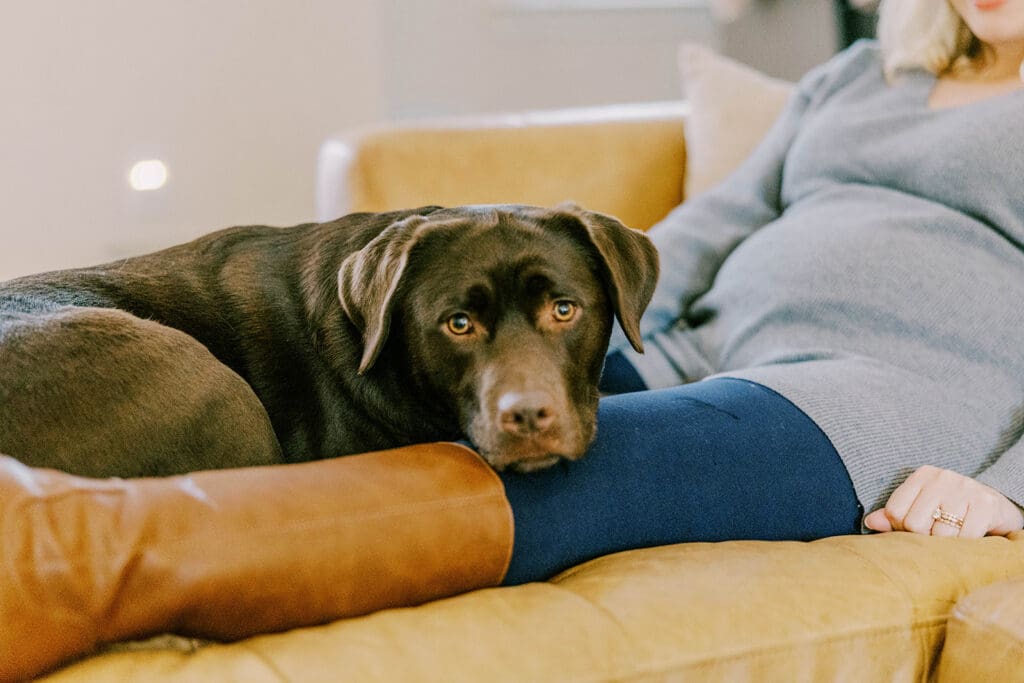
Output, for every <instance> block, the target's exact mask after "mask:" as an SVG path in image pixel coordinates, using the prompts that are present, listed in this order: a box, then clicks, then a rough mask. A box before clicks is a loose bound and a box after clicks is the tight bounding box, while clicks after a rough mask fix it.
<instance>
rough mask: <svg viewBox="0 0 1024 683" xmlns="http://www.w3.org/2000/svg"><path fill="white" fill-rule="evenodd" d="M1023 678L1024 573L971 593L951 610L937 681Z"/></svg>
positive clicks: (954, 682)
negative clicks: (1023, 575) (1022, 575)
mask: <svg viewBox="0 0 1024 683" xmlns="http://www.w3.org/2000/svg"><path fill="white" fill-rule="evenodd" d="M968 680H971V681H1001V682H1002V683H1009V682H1010V681H1024V577H1017V578H1014V579H1011V580H1008V581H1001V582H998V583H994V584H992V585H990V586H985V587H984V588H979V589H978V590H976V591H973V592H971V593H969V594H968V595H967V596H965V597H963V598H961V599H960V601H959V602H958V603H957V604H956V606H955V607H954V608H953V613H952V614H951V615H950V617H949V622H948V624H947V625H946V645H945V647H944V648H943V650H942V660H941V662H940V664H939V683H957V682H958V681H968Z"/></svg>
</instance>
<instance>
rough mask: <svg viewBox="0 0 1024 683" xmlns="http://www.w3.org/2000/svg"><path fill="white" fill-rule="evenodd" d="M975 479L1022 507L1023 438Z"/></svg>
mask: <svg viewBox="0 0 1024 683" xmlns="http://www.w3.org/2000/svg"><path fill="white" fill-rule="evenodd" d="M977 480H978V481H980V482H981V483H982V484H985V485H986V486H991V487H992V488H994V489H995V490H996V491H999V492H1000V493H1001V494H1003V495H1004V496H1006V497H1007V498H1009V499H1010V500H1011V501H1013V503H1014V504H1015V505H1017V506H1018V507H1020V508H1024V438H1021V439H1018V440H1017V442H1016V443H1015V444H1014V445H1012V446H1010V448H1009V449H1007V450H1006V451H1005V452H1004V453H1003V454H1002V455H1001V456H999V459H998V460H996V461H995V462H994V463H992V464H991V465H990V466H989V467H988V469H986V470H984V471H983V472H982V473H981V474H979V475H978V476H977Z"/></svg>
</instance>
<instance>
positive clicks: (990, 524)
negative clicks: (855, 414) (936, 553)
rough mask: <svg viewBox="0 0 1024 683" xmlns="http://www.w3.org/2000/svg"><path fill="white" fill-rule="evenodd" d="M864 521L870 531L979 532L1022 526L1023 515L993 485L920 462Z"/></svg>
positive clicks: (975, 534)
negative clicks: (939, 512)
mask: <svg viewBox="0 0 1024 683" xmlns="http://www.w3.org/2000/svg"><path fill="white" fill-rule="evenodd" d="M937 510H941V511H942V512H943V513H945V515H946V520H947V521H941V520H940V519H937V517H938V516H939V515H938V514H937V512H936V511H937ZM958 520H962V526H960V525H958V524H957V521H958ZM864 526H866V527H867V528H869V529H872V530H874V531H913V532H914V533H918V534H931V535H932V536H959V537H961V538H981V537H982V536H986V535H993V536H1005V535H1006V534H1008V533H1010V532H1011V531H1017V530H1018V529H1021V528H1024V516H1022V515H1021V511H1020V508H1018V507H1017V506H1016V505H1014V504H1013V503H1012V502H1010V500H1009V499H1008V498H1007V497H1006V496H1004V495H1003V494H1001V493H999V492H998V491H996V490H995V489H993V488H991V487H989V486H985V485H984V484H982V483H981V482H978V481H975V480H974V479H971V478H970V477H965V476H964V475H962V474H957V473H956V472H953V471H951V470H943V469H939V468H938V467H932V466H930V465H925V466H924V467H919V468H918V469H917V470H916V471H915V472H914V473H913V474H911V475H910V476H909V477H907V480H906V481H905V482H903V483H902V484H900V486H899V487H898V488H897V489H896V490H895V491H893V493H892V495H891V496H889V501H888V502H887V503H886V504H885V507H884V508H882V509H880V510H875V511H874V512H872V513H871V514H869V515H867V516H866V517H865V518H864Z"/></svg>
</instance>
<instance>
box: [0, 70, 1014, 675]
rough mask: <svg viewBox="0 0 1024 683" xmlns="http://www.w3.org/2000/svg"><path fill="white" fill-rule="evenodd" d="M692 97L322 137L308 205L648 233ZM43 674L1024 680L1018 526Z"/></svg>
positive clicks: (684, 157)
mask: <svg viewBox="0 0 1024 683" xmlns="http://www.w3.org/2000/svg"><path fill="white" fill-rule="evenodd" d="M755 80H756V79H755ZM716 82H720V79H719V80H718V81H716ZM712 85H714V83H712ZM757 85H759V86H760V85H765V86H768V85H777V84H768V83H764V82H761V81H758V82H757ZM766 96H767V95H766ZM693 107H694V104H693V102H692V100H691V103H690V104H682V103H661V104H645V105H636V106H611V107H599V108H589V109H579V110H569V111H558V112H540V113H527V114H518V115H508V116H492V117H478V118H468V119H466V118H462V119H450V120H441V121H435V122H426V123H423V122H419V123H415V124H408V125H399V126H380V127H372V128H365V129H361V130H358V131H350V132H349V133H346V134H344V135H341V136H338V137H337V138H334V139H331V140H329V141H328V142H327V143H326V144H325V145H324V148H323V152H322V155H321V160H320V172H319V179H318V182H319V187H318V211H319V214H320V218H329V217H332V216H334V215H336V214H340V213H344V212H348V211H355V210H373V211H375V210H384V209H391V208H397V207H410V206H417V205H424V204H444V205H456V204H466V203H506V202H523V203H531V204H540V205H552V204H556V203H558V202H561V201H564V200H573V201H576V202H578V203H580V204H582V205H584V206H586V207H588V208H591V209H595V210H599V211H603V212H607V213H610V214H614V215H616V216H618V217H620V218H621V219H622V220H624V222H626V223H627V224H630V225H632V226H634V227H641V228H646V227H648V226H650V225H651V224H653V223H654V222H656V221H657V220H658V219H659V218H660V217H661V216H663V215H664V214H665V213H666V212H667V211H668V210H669V209H671V208H672V207H673V206H675V205H676V204H677V203H678V202H679V201H681V200H682V198H683V193H684V189H683V188H684V187H686V188H687V191H693V190H692V189H691V188H693V187H694V186H695V182H696V180H698V179H701V176H706V175H707V171H706V169H707V164H708V163H709V160H708V158H707V157H708V156H709V155H711V156H714V155H715V154H716V147H721V146H722V145H717V146H716V145H715V144H712V145H710V149H708V145H706V144H705V145H704V148H702V149H700V150H698V149H695V146H696V145H697V143H695V142H694V140H693V138H692V137H691V136H689V135H684V133H688V132H692V130H693V128H694V126H698V127H701V126H703V127H705V128H706V127H707V125H708V121H707V119H704V120H703V121H702V120H701V116H702V115H703V116H706V115H707V112H701V111H695V110H694V109H693ZM738 113H739V115H740V116H743V115H745V114H746V109H744V108H743V107H741V108H740V110H739V112H738ZM723 116H724V115H723ZM750 116H751V117H753V113H751V114H750ZM712 118H713V120H712V123H714V122H715V121H722V120H725V119H723V118H722V116H718V115H715V116H713V117H712ZM726 118H727V117H726ZM767 118H768V120H770V116H769V117H767ZM751 125H752V126H754V125H757V126H762V125H764V124H763V123H757V124H751ZM726 133H728V131H726ZM742 133H743V134H745V135H748V136H749V131H742ZM754 137H755V138H756V135H755V136H754ZM700 144H703V143H700ZM688 157H689V158H688ZM697 160H700V162H701V164H702V168H701V169H695V168H694V162H695V161H697ZM720 162H721V160H720V159H719V160H717V161H716V163H720ZM725 165H726V166H728V164H725ZM684 494H685V492H681V495H684ZM737 514H742V511H737ZM2 637H3V636H2V634H0V638H2ZM47 680H51V681H53V683H58V682H59V683H71V682H76V683H77V682H84V681H122V680H123V681H150V680H154V681H182V682H184V681H246V682H254V683H255V682H260V681H516V682H520V681H560V682H561V681H666V680H667V681H787V682H788V681H925V680H938V681H942V682H944V683H956V682H959V681H972V680H978V681H987V682H990V683H995V682H996V681H1000V682H1003V681H1018V680H1019V681H1024V533H1017V534H1014V535H1012V536H1011V537H1009V538H1002V537H999V538H984V539H977V540H958V539H945V538H931V537H924V536H918V535H913V534H905V533H893V534H886V535H865V536H847V537H838V538H830V539H824V540H820V541H815V542H811V543H796V542H750V541H735V542H726V543H716V544H707V543H697V544H681V545H675V546H667V547H659V548H648V549H640V550H634V551H629V552H625V553H620V554H616V555H612V556H607V557H602V558H598V559H595V560H593V561H591V562H588V563H586V564H583V565H581V566H578V567H575V568H573V569H570V570H568V571H566V572H564V573H563V574H561V575H560V576H557V577H553V578H552V579H551V580H550V581H547V582H543V583H533V584H527V585H522V586H516V587H498V588H485V589H481V590H476V591H473V592H469V593H465V594H462V595H458V596H455V597H450V598H446V599H443V600H437V601H434V602H428V603H426V604H422V605H419V606H416V607H408V608H396V609H387V610H383V611H378V612H376V613H373V614H370V615H367V616H362V617H357V618H351V619H346V620H341V621H336V622H333V623H328V624H325V625H319V626H311V627H307V628H300V629H295V630H291V631H288V632H284V633H276V634H269V635H262V636H256V637H251V638H248V639H245V640H241V641H239V642H234V643H227V644H200V643H193V644H192V645H191V646H186V647H182V642H181V641H172V642H169V643H167V644H165V645H159V644H158V645H153V644H150V645H149V646H148V647H146V648H143V649H141V650H133V651H121V652H110V653H107V654H103V655H100V656H94V657H91V658H89V659H86V660H84V661H81V662H79V663H77V664H74V665H71V666H68V667H66V668H64V669H63V670H61V671H59V672H57V673H55V674H53V675H52V676H51V677H50V678H48V679H47Z"/></svg>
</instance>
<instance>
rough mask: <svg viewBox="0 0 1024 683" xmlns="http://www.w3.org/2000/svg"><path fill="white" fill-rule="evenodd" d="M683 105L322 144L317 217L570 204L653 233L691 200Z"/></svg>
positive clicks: (381, 131) (487, 121) (489, 122)
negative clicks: (435, 207)
mask: <svg viewBox="0 0 1024 683" xmlns="http://www.w3.org/2000/svg"><path fill="white" fill-rule="evenodd" d="M685 115H686V104H685V103H682V102H654V103H643V104H630V105H609V106H601V107H588V108H575V109H565V110H557V111H544V112H530V113H522V114H509V115H496V116H475V117H452V118H448V119H440V120H437V121H431V122H416V123H408V124H391V125H380V126H373V127H367V128H362V129H357V130H353V131H348V132H345V133H342V134H340V135H337V136H334V137H331V138H329V139H328V140H326V141H325V142H324V144H323V145H322V147H321V149H320V156H319V166H318V170H317V189H316V192H317V198H316V199H317V219H318V220H331V219H333V218H336V217H338V216H340V215H343V214H346V213H351V212H353V211H386V210H392V209H399V208H409V207H415V206H422V205H426V204H440V205H443V206H455V205H460V204H507V203H522V204H535V205H538V206H553V205H555V204H558V203H560V202H562V201H566V200H572V201H575V202H577V203H579V204H581V205H583V206H585V207H587V208H588V209H592V210H595V211H601V212H604V213H608V214H611V215H614V216H617V217H618V218H619V219H621V220H622V221H623V222H624V223H626V224H627V225H630V226H631V227H636V228H647V227H650V226H651V225H652V224H654V223H655V222H657V221H658V220H660V219H661V218H662V217H663V216H664V215H665V214H666V213H668V211H669V210H671V209H672V208H673V207H674V206H676V205H677V204H678V203H679V202H680V201H681V200H682V186H683V172H684V166H685V161H686V152H685V145H684V142H683V121H684V119H685Z"/></svg>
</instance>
